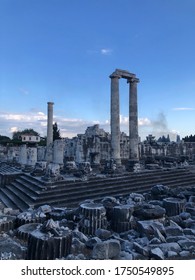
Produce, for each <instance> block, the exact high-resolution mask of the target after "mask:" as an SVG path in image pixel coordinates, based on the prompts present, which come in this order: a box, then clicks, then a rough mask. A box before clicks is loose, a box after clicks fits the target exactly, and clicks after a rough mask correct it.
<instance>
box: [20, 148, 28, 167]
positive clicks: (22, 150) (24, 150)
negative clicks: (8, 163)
mask: <svg viewBox="0 0 195 280" xmlns="http://www.w3.org/2000/svg"><path fill="white" fill-rule="evenodd" d="M19 163H20V164H21V165H26V164H27V147H26V144H24V145H21V146H20V154H19Z"/></svg>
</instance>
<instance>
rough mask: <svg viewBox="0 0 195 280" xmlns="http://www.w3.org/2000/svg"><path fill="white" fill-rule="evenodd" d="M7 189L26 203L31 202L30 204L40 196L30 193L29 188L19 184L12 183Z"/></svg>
mask: <svg viewBox="0 0 195 280" xmlns="http://www.w3.org/2000/svg"><path fill="white" fill-rule="evenodd" d="M7 188H8V189H9V190H10V191H11V192H13V193H14V194H15V195H16V196H18V197H19V198H20V199H21V198H22V199H23V200H24V201H26V202H28V201H29V203H30V201H35V200H36V199H37V197H38V195H35V193H33V192H32V193H30V192H29V189H28V188H25V187H24V186H22V185H20V184H18V182H12V183H11V184H10V185H9V186H7Z"/></svg>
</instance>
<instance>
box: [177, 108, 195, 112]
mask: <svg viewBox="0 0 195 280" xmlns="http://www.w3.org/2000/svg"><path fill="white" fill-rule="evenodd" d="M194 110H195V108H190V107H178V108H173V111H194Z"/></svg>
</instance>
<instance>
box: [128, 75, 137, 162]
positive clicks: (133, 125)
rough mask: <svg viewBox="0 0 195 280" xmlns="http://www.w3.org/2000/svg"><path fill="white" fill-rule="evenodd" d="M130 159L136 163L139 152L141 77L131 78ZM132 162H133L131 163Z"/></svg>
mask: <svg viewBox="0 0 195 280" xmlns="http://www.w3.org/2000/svg"><path fill="white" fill-rule="evenodd" d="M128 82H129V83H130V86H129V160H130V161H132V163H133V162H134V163H136V162H137V161H138V159H139V154H138V110H137V83H138V82H139V79H137V78H132V79H129V80H128ZM130 164H131V163H130Z"/></svg>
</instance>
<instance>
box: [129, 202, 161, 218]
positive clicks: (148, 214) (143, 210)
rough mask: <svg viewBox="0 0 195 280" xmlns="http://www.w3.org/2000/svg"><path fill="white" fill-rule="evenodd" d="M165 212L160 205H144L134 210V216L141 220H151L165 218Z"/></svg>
mask: <svg viewBox="0 0 195 280" xmlns="http://www.w3.org/2000/svg"><path fill="white" fill-rule="evenodd" d="M165 212H166V211H165V209H164V208H162V207H160V206H159V205H152V204H149V203H144V204H142V205H139V207H137V208H135V209H134V212H133V215H134V216H135V217H138V218H139V219H141V220H151V219H159V218H162V217H164V215H165Z"/></svg>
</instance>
